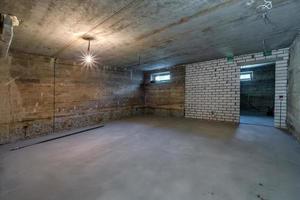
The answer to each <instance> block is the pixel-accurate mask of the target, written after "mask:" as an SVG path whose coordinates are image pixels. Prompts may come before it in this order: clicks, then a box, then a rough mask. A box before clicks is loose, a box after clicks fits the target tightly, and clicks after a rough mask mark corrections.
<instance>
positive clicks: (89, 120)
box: [0, 54, 143, 144]
mask: <svg viewBox="0 0 300 200" xmlns="http://www.w3.org/2000/svg"><path fill="white" fill-rule="evenodd" d="M53 66H54V65H53V60H51V59H49V58H44V57H37V56H31V55H22V54H17V55H14V56H13V57H10V58H9V59H2V60H0V96H1V98H0V113H1V115H0V144H1V143H6V142H9V141H14V140H18V139H24V138H31V137H35V136H38V135H43V134H49V133H52V132H53V122H55V126H54V128H55V130H54V131H61V130H67V129H74V128H78V127H84V126H89V125H94V124H97V123H100V122H101V121H103V120H109V119H116V118H120V117H124V116H131V115H134V114H136V110H137V107H140V106H142V105H143V98H142V96H143V91H142V90H141V88H140V85H141V84H142V80H143V73H142V72H139V71H128V70H120V69H114V68H108V67H106V68H98V69H97V70H83V69H82V67H81V66H77V65H72V64H57V65H56V78H55V81H56V84H55V101H54V96H53V94H54V93H53V91H54V90H53V89H54V88H53V80H54V79H53V72H54V71H53V69H54V68H53ZM54 102H55V104H54ZM53 111H54V112H53ZM53 116H55V120H53Z"/></svg>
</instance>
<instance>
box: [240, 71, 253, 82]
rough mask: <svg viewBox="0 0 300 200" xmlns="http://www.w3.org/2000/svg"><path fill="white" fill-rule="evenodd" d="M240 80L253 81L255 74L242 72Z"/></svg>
mask: <svg viewBox="0 0 300 200" xmlns="http://www.w3.org/2000/svg"><path fill="white" fill-rule="evenodd" d="M240 79H241V81H252V79H253V72H252V71H248V72H241V76H240Z"/></svg>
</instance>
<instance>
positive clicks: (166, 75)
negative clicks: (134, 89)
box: [151, 71, 171, 83]
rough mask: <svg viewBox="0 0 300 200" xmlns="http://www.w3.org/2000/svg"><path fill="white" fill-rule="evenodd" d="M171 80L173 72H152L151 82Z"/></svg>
mask: <svg viewBox="0 0 300 200" xmlns="http://www.w3.org/2000/svg"><path fill="white" fill-rule="evenodd" d="M170 80H171V73H170V72H169V71H168V72H160V73H155V74H151V82H155V83H157V82H167V81H170Z"/></svg>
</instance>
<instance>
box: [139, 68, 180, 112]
mask: <svg viewBox="0 0 300 200" xmlns="http://www.w3.org/2000/svg"><path fill="white" fill-rule="evenodd" d="M164 71H170V73H171V81H170V82H166V83H151V82H150V80H151V74H153V73H157V72H164ZM184 76H185V67H184V66H175V67H171V68H168V69H162V70H153V71H147V72H145V73H144V90H145V111H146V114H155V115H160V116H177V117H178V116H182V117H183V116H184V82H185V81H184Z"/></svg>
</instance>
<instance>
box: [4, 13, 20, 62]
mask: <svg viewBox="0 0 300 200" xmlns="http://www.w3.org/2000/svg"><path fill="white" fill-rule="evenodd" d="M14 26H19V20H18V19H17V17H16V16H11V15H7V14H1V13H0V40H1V42H0V58H3V57H4V58H6V57H7V55H8V52H9V49H10V46H11V43H12V40H13V36H14Z"/></svg>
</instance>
